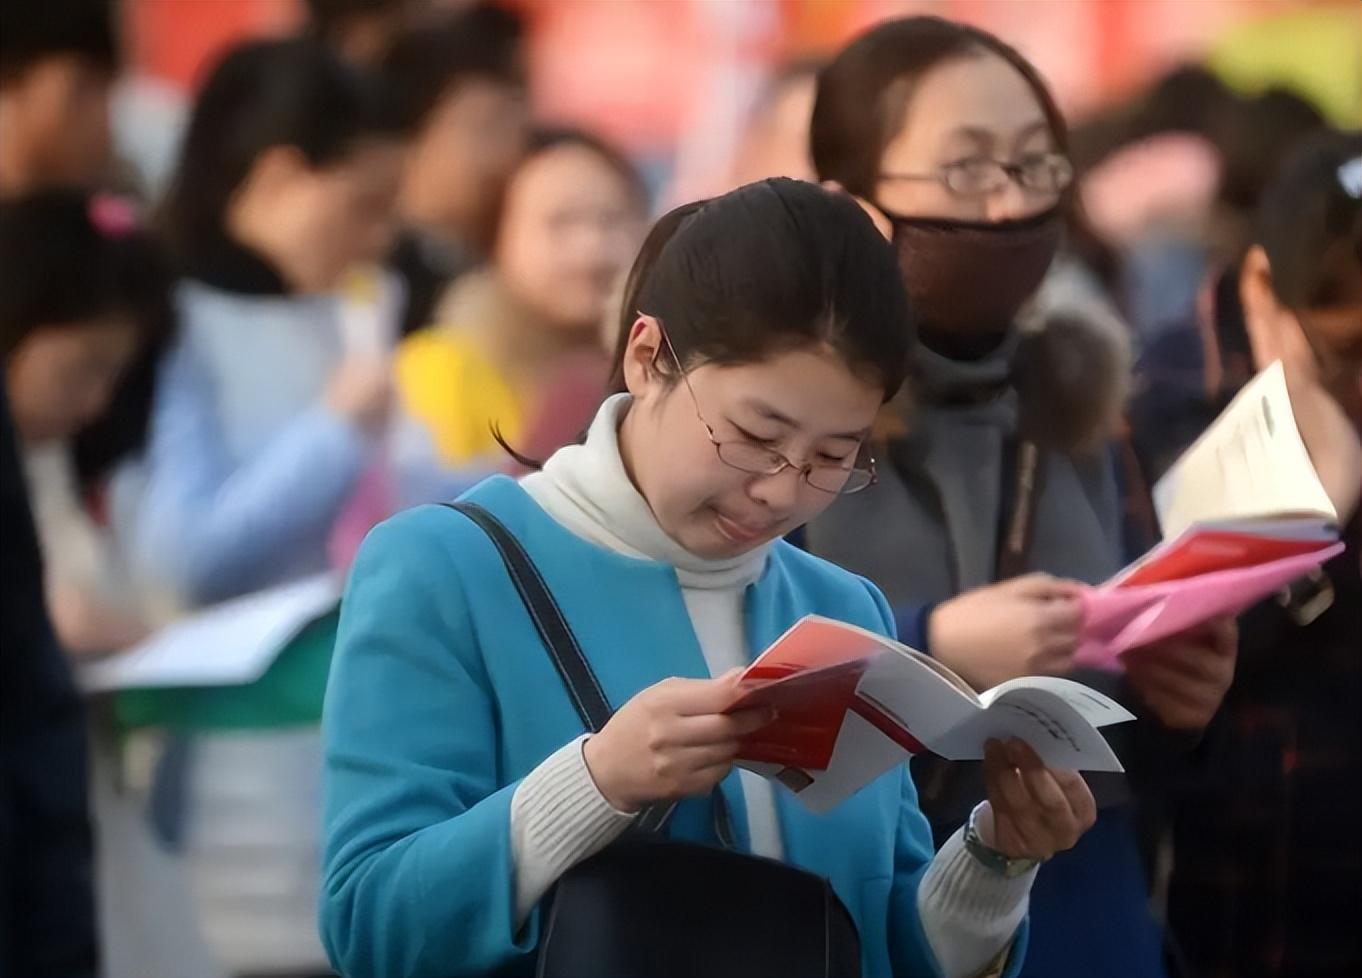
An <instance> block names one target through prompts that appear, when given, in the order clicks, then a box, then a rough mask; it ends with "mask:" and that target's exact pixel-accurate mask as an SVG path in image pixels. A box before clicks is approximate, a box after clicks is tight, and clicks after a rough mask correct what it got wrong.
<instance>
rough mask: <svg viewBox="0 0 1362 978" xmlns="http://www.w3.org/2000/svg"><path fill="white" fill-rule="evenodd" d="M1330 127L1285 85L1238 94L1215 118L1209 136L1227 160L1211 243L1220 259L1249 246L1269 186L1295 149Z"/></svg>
mask: <svg viewBox="0 0 1362 978" xmlns="http://www.w3.org/2000/svg"><path fill="white" fill-rule="evenodd" d="M1324 128H1325V121H1324V117H1323V116H1322V115H1321V114H1320V112H1319V110H1318V109H1317V108H1315V106H1314V105H1312V104H1311V103H1310V102H1308V101H1307V100H1306V99H1304V98H1302V97H1301V96H1299V95H1297V94H1295V93H1294V92H1290V91H1287V90H1286V89H1283V88H1272V89H1268V90H1267V91H1265V92H1262V93H1261V94H1259V95H1256V96H1254V97H1252V98H1235V99H1234V100H1232V101H1231V102H1230V103H1229V104H1228V106H1227V107H1226V110H1225V111H1224V112H1220V113H1218V114H1216V115H1215V116H1213V117H1212V118H1211V120H1210V129H1209V132H1208V136H1209V138H1210V140H1211V142H1212V143H1213V144H1214V145H1215V147H1216V149H1217V151H1218V152H1219V154H1220V159H1221V175H1220V185H1219V193H1218V194H1217V196H1216V201H1215V203H1216V215H1215V217H1216V224H1215V227H1214V229H1213V230H1214V235H1213V237H1212V240H1211V242H1210V243H1211V246H1212V248H1213V250H1214V254H1215V256H1216V257H1217V258H1219V259H1221V260H1223V261H1224V262H1226V263H1228V262H1230V261H1233V259H1234V257H1235V256H1236V255H1238V254H1239V253H1240V252H1242V251H1243V250H1244V249H1245V248H1247V247H1248V246H1249V243H1250V242H1251V241H1252V240H1253V235H1254V215H1255V213H1256V212H1257V209H1258V205H1259V203H1260V201H1261V200H1262V199H1263V194H1264V193H1266V192H1267V188H1268V185H1269V184H1270V183H1271V182H1272V181H1273V179H1274V178H1275V177H1276V175H1277V174H1278V173H1279V172H1280V171H1281V169H1282V166H1283V164H1284V163H1285V162H1286V159H1287V157H1289V156H1290V155H1291V153H1292V152H1293V151H1294V150H1295V148H1296V147H1297V146H1300V145H1301V144H1302V142H1303V141H1304V140H1306V139H1308V138H1309V137H1310V136H1311V135H1312V134H1314V133H1318V132H1321V131H1322V130H1323V129H1324Z"/></svg>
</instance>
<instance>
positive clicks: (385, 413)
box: [326, 357, 393, 434]
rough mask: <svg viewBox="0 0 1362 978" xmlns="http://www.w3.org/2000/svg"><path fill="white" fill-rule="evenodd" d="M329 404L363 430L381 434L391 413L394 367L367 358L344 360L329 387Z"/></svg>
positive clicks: (383, 361)
mask: <svg viewBox="0 0 1362 978" xmlns="http://www.w3.org/2000/svg"><path fill="white" fill-rule="evenodd" d="M326 404H327V406H328V407H330V408H331V410H333V411H335V412H336V413H337V414H339V415H341V416H342V417H344V418H347V419H349V420H350V421H352V422H354V424H356V425H357V426H359V428H361V429H362V430H363V431H366V432H368V433H370V434H374V433H377V432H378V431H381V430H382V429H383V426H384V425H386V424H387V423H388V417H389V416H390V414H391V413H392V406H393V379H392V365H391V364H390V363H389V362H388V361H387V360H386V359H378V358H368V357H352V358H350V359H347V360H344V361H342V362H341V365H340V366H339V367H337V368H336V370H335V372H334V373H333V374H332V375H331V381H330V383H329V384H328V385H327V389H326Z"/></svg>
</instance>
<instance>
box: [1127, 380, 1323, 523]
mask: <svg viewBox="0 0 1362 978" xmlns="http://www.w3.org/2000/svg"><path fill="white" fill-rule="evenodd" d="M1154 506H1155V508H1156V509H1157V511H1158V515H1159V524H1160V526H1161V528H1162V530H1163V536H1164V538H1165V539H1171V538H1173V537H1176V536H1177V535H1178V534H1180V533H1182V532H1183V531H1184V530H1186V529H1187V528H1188V527H1189V526H1191V525H1193V524H1194V523H1219V522H1226V521H1236V520H1253V519H1258V518H1277V519H1279V520H1280V518H1282V517H1287V516H1292V517H1295V516H1299V517H1304V518H1307V519H1313V520H1314V521H1315V522H1316V523H1318V522H1319V521H1321V520H1323V521H1326V522H1330V523H1335V522H1337V514H1336V513H1335V512H1334V507H1333V504H1332V503H1331V502H1330V501H1329V496H1328V494H1327V493H1326V492H1325V491H1324V486H1323V485H1321V483H1320V481H1319V476H1318V475H1317V474H1316V473H1315V467H1314V465H1313V464H1312V463H1311V461H1310V456H1309V453H1308V452H1307V451H1306V449H1305V443H1304V442H1303V441H1302V440H1301V436H1300V432H1299V431H1298V430H1297V428H1296V419H1295V415H1294V414H1293V412H1292V410H1291V398H1290V395H1289V394H1288V392H1287V386H1286V374H1285V372H1284V371H1283V369H1282V365H1281V363H1280V362H1277V363H1274V364H1272V365H1271V366H1270V367H1268V368H1266V369H1265V370H1263V371H1262V372H1261V373H1260V374H1258V376H1256V377H1255V378H1253V380H1251V381H1249V383H1248V384H1246V385H1245V386H1244V389H1243V390H1241V391H1240V392H1239V393H1238V394H1237V395H1236V396H1235V398H1234V400H1233V401H1231V402H1230V404H1229V406H1228V407H1226V408H1225V410H1224V411H1223V412H1221V414H1220V417H1218V418H1217V419H1216V420H1215V422H1214V423H1213V424H1212V425H1211V427H1210V428H1208V429H1207V430H1206V431H1205V433H1204V434H1202V436H1201V437H1200V438H1199V439H1197V441H1196V442H1195V443H1194V444H1193V445H1192V447H1191V448H1189V449H1188V450H1187V451H1186V452H1185V453H1183V455H1182V457H1181V458H1180V459H1178V461H1177V462H1176V463H1175V464H1174V465H1173V467H1172V468H1171V469H1169V470H1168V473H1167V474H1166V475H1165V476H1164V477H1163V478H1162V479H1160V480H1159V482H1158V484H1157V485H1156V486H1155V487H1154Z"/></svg>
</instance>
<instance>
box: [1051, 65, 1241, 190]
mask: <svg viewBox="0 0 1362 978" xmlns="http://www.w3.org/2000/svg"><path fill="white" fill-rule="evenodd" d="M1236 101H1238V96H1236V95H1235V94H1234V93H1233V92H1231V91H1230V90H1229V89H1228V88H1226V87H1225V84H1224V83H1223V82H1222V81H1220V79H1219V78H1217V77H1216V76H1215V75H1214V74H1212V73H1211V71H1210V70H1209V69H1207V68H1204V67H1202V66H1201V65H1179V66H1178V67H1176V68H1174V69H1173V70H1171V71H1169V72H1168V73H1166V74H1164V75H1162V76H1160V77H1159V78H1157V79H1156V80H1155V81H1154V82H1153V83H1152V84H1151V85H1150V86H1149V87H1148V88H1146V89H1144V90H1143V91H1141V92H1139V93H1138V94H1136V95H1135V96H1133V97H1132V98H1129V99H1126V100H1124V101H1122V102H1119V103H1117V104H1114V105H1110V106H1107V107H1105V108H1103V109H1102V110H1100V111H1099V112H1097V113H1095V114H1093V115H1091V116H1089V117H1087V118H1086V119H1084V120H1083V122H1082V123H1081V124H1080V125H1077V126H1075V127H1074V129H1073V132H1072V133H1071V140H1070V141H1071V145H1072V150H1073V157H1074V165H1075V166H1077V167H1078V168H1079V169H1080V170H1089V169H1092V168H1093V167H1095V166H1096V165H1097V164H1099V163H1101V162H1102V161H1103V160H1105V159H1106V158H1107V157H1108V156H1111V155H1112V154H1113V153H1115V152H1117V151H1118V150H1120V149H1122V148H1124V147H1126V146H1129V145H1131V144H1132V143H1138V142H1140V141H1141V140H1144V139H1148V138H1150V137H1151V136H1156V135H1160V134H1163V133H1174V132H1180V133H1192V134H1194V135H1199V136H1203V137H1205V138H1207V139H1211V138H1212V135H1213V129H1214V128H1215V126H1216V120H1217V119H1221V118H1223V117H1224V115H1225V113H1227V112H1230V111H1233V106H1234V103H1235V102H1236Z"/></svg>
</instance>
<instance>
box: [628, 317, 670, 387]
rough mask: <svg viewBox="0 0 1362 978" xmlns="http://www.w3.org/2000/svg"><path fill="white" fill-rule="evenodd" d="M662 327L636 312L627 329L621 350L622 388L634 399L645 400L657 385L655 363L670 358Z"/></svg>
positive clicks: (658, 377)
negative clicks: (622, 362)
mask: <svg viewBox="0 0 1362 978" xmlns="http://www.w3.org/2000/svg"><path fill="white" fill-rule="evenodd" d="M666 342H667V341H666V340H665V339H664V338H663V336H662V324H661V323H659V322H658V321H657V320H656V319H655V318H653V317H652V316H645V315H644V314H643V313H639V314H638V316H637V317H636V318H635V319H634V325H633V326H632V327H630V329H629V337H628V339H627V340H626V341H625V348H624V386H625V387H626V388H628V390H629V393H630V394H632V395H633V396H634V397H635V398H636V399H640V400H642V399H645V398H646V397H647V396H648V395H649V394H650V393H651V392H652V391H653V390H654V389H655V388H657V387H658V386H659V381H660V374H659V373H658V366H657V365H658V361H659V360H660V359H661V358H662V357H664V356H670V354H669V353H668V352H667V349H666Z"/></svg>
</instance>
